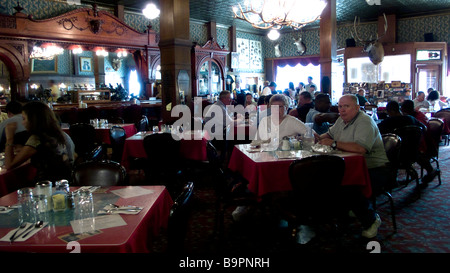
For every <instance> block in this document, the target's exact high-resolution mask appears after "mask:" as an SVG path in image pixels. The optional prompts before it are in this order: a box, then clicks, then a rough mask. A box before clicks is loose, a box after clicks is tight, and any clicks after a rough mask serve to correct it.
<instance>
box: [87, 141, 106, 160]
mask: <svg viewBox="0 0 450 273" xmlns="http://www.w3.org/2000/svg"><path fill="white" fill-rule="evenodd" d="M102 159H103V147H102V145H99V146H97V147H95V148H94V150H92V151H91V153H90V154H89V156H88V157H87V161H90V160H92V161H99V160H102Z"/></svg>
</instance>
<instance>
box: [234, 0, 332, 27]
mask: <svg viewBox="0 0 450 273" xmlns="http://www.w3.org/2000/svg"><path fill="white" fill-rule="evenodd" d="M326 5H327V4H326V2H325V1H324V0H245V1H244V5H243V6H241V5H240V4H239V5H238V6H237V7H236V6H235V7H233V12H234V18H237V19H240V20H244V21H246V22H249V23H250V24H251V25H252V26H253V27H254V28H258V29H270V28H274V29H281V28H283V27H291V28H293V29H300V28H302V27H303V26H305V25H307V24H310V23H312V22H315V21H316V20H318V19H320V15H321V14H322V11H323V9H324V8H325V6H326Z"/></svg>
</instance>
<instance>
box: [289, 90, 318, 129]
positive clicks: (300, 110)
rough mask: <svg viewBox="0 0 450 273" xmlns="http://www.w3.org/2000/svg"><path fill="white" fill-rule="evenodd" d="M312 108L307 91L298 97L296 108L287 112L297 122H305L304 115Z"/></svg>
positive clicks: (312, 103)
mask: <svg viewBox="0 0 450 273" xmlns="http://www.w3.org/2000/svg"><path fill="white" fill-rule="evenodd" d="M312 108H314V102H313V98H312V96H311V93H309V92H308V91H303V92H301V93H300V94H299V96H298V104H297V108H294V109H292V110H291V111H289V115H291V116H294V117H296V118H298V119H299V120H301V121H303V122H305V121H306V115H307V114H308V112H309V110H310V109H312Z"/></svg>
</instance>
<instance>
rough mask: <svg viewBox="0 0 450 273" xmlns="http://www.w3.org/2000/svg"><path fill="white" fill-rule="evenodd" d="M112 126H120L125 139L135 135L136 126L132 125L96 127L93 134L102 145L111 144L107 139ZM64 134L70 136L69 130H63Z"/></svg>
mask: <svg viewBox="0 0 450 273" xmlns="http://www.w3.org/2000/svg"><path fill="white" fill-rule="evenodd" d="M112 126H120V127H122V128H124V129H125V134H126V136H127V137H130V136H132V135H134V134H136V133H137V130H136V126H135V125H134V123H125V124H108V125H107V126H97V127H95V133H96V135H97V139H98V140H99V141H101V142H102V143H106V144H111V141H110V139H109V129H111V127H112ZM62 130H63V131H64V132H66V133H67V134H68V135H70V129H69V128H63V129H62Z"/></svg>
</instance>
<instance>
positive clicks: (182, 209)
mask: <svg viewBox="0 0 450 273" xmlns="http://www.w3.org/2000/svg"><path fill="white" fill-rule="evenodd" d="M193 193H194V183H193V182H188V183H186V185H185V186H184V188H183V191H182V192H181V193H180V194H179V195H178V196H177V197H176V198H175V201H174V203H173V205H172V207H171V209H170V214H169V223H168V228H167V235H168V251H169V252H171V253H181V252H183V250H184V241H185V238H186V233H187V231H188V227H189V225H188V224H189V218H190V215H191V208H192V198H193Z"/></svg>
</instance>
